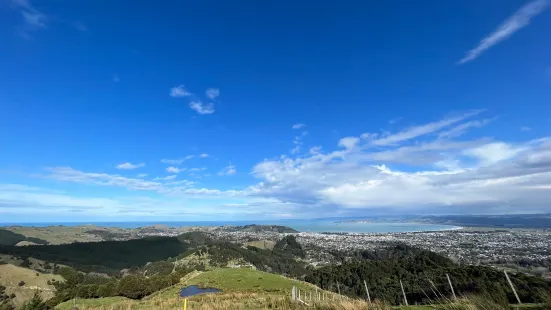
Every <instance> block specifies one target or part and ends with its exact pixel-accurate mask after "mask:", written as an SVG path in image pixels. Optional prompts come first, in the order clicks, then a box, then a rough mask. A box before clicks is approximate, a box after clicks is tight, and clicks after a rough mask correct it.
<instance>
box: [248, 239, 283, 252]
mask: <svg viewBox="0 0 551 310" xmlns="http://www.w3.org/2000/svg"><path fill="white" fill-rule="evenodd" d="M275 244H276V242H275V241H271V240H261V241H250V242H247V243H245V245H246V246H254V247H256V248H259V249H262V250H264V249H268V250H273V249H274V246H275Z"/></svg>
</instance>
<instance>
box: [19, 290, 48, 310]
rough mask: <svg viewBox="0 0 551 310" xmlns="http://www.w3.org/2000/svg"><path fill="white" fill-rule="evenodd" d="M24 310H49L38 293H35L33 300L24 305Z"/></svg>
mask: <svg viewBox="0 0 551 310" xmlns="http://www.w3.org/2000/svg"><path fill="white" fill-rule="evenodd" d="M21 309H22V310H48V307H47V306H46V304H45V303H44V302H43V301H42V298H40V293H39V292H38V291H36V292H34V295H33V298H32V299H31V300H29V301H27V302H25V303H24V304H23V307H22V308H21Z"/></svg>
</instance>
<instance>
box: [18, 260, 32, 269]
mask: <svg viewBox="0 0 551 310" xmlns="http://www.w3.org/2000/svg"><path fill="white" fill-rule="evenodd" d="M20 266H21V267H23V268H29V267H30V266H31V262H30V261H29V259H28V258H25V259H24V260H23V261H22V262H21V265H20Z"/></svg>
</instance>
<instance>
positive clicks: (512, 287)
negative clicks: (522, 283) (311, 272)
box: [503, 270, 522, 305]
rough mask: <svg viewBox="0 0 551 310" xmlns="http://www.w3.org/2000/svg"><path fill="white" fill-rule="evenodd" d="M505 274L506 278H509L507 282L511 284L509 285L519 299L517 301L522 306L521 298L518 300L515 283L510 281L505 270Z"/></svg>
mask: <svg viewBox="0 0 551 310" xmlns="http://www.w3.org/2000/svg"><path fill="white" fill-rule="evenodd" d="M503 273H505V277H506V278H507V282H509V285H510V286H511V289H512V290H513V293H514V294H515V297H516V298H517V301H518V303H519V305H520V304H522V303H521V302H520V298H518V294H517V291H516V290H515V286H514V285H513V282H511V279H509V275H508V274H507V271H506V270H503Z"/></svg>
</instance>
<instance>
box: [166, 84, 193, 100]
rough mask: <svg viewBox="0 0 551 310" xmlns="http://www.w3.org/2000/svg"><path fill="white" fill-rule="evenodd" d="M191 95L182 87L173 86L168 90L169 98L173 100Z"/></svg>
mask: <svg viewBox="0 0 551 310" xmlns="http://www.w3.org/2000/svg"><path fill="white" fill-rule="evenodd" d="M192 95H193V94H192V93H190V92H189V91H188V90H187V89H186V87H185V86H184V85H178V86H174V87H172V88H171V89H170V97H173V98H182V97H189V96H192Z"/></svg>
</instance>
